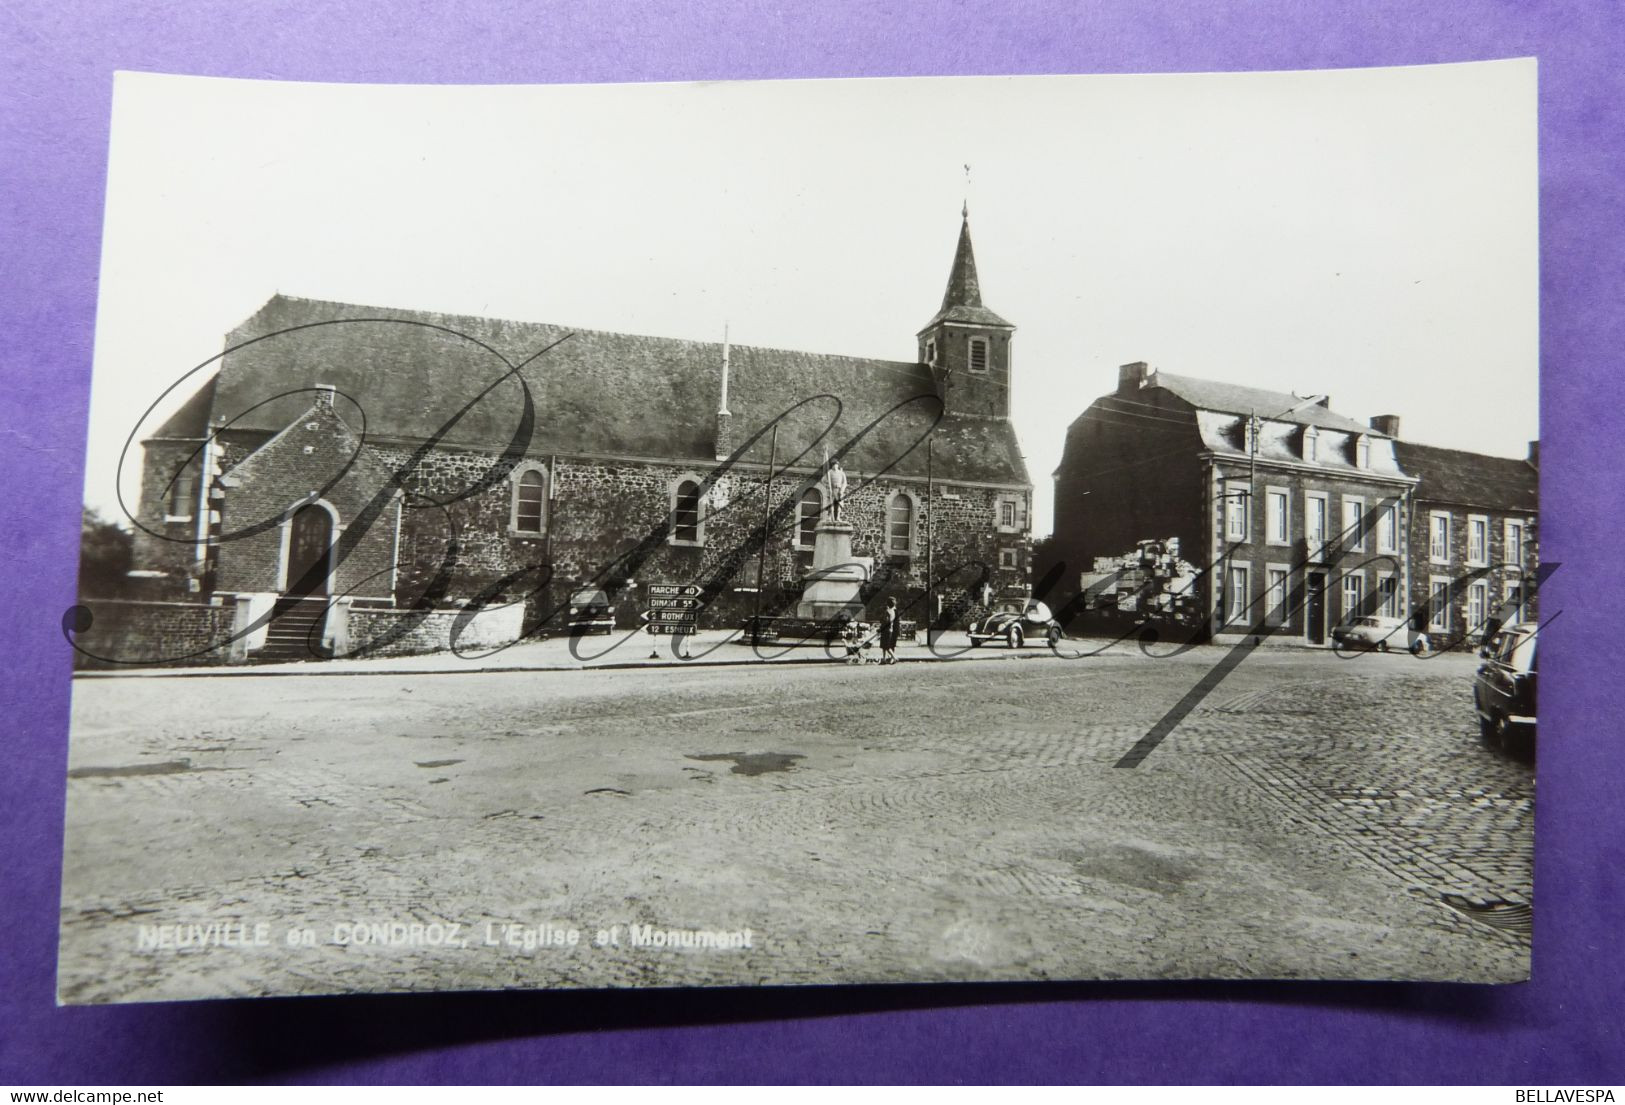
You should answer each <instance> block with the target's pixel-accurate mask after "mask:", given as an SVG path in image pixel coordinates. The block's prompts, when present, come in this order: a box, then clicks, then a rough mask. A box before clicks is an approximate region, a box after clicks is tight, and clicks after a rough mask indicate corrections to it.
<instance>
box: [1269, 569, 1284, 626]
mask: <svg viewBox="0 0 1625 1105" xmlns="http://www.w3.org/2000/svg"><path fill="white" fill-rule="evenodd" d="M1264 578H1265V579H1266V580H1267V581H1268V583H1269V588H1268V590H1266V591H1265V592H1264V616H1265V618H1266V619H1267V620H1268V623H1269V624H1270V625H1285V624H1286V598H1287V596H1286V587H1287V579H1288V575H1287V570H1286V569H1285V568H1269V569H1267V574H1266V575H1265V577H1264Z"/></svg>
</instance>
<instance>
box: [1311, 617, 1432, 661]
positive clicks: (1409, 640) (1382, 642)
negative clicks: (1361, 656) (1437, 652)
mask: <svg viewBox="0 0 1625 1105" xmlns="http://www.w3.org/2000/svg"><path fill="white" fill-rule="evenodd" d="M1332 640H1333V641H1336V642H1337V643H1338V644H1340V645H1348V646H1349V647H1351V648H1374V649H1376V650H1377V651H1378V652H1387V651H1388V650H1389V649H1390V648H1404V649H1409V650H1410V651H1411V652H1416V651H1418V650H1419V649H1420V648H1421V643H1420V639H1419V638H1418V637H1416V635H1415V634H1413V633H1412V632H1411V628H1410V626H1409V625H1407V624H1406V623H1405V620H1404V619H1403V618H1388V617H1384V616H1382V615H1380V614H1373V615H1370V616H1369V617H1364V618H1355V619H1354V620H1353V621H1352V622H1348V623H1346V624H1344V625H1340V626H1337V627H1336V628H1334V629H1333V630H1332Z"/></svg>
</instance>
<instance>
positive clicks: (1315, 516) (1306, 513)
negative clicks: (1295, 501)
mask: <svg viewBox="0 0 1625 1105" xmlns="http://www.w3.org/2000/svg"><path fill="white" fill-rule="evenodd" d="M1328 512H1329V508H1328V506H1327V500H1326V496H1325V495H1322V494H1318V493H1314V492H1310V493H1307V494H1305V495H1304V497H1303V531H1304V532H1303V535H1304V538H1305V539H1306V540H1307V542H1308V545H1309V549H1308V553H1309V559H1310V560H1324V559H1325V557H1326V515H1327V513H1328Z"/></svg>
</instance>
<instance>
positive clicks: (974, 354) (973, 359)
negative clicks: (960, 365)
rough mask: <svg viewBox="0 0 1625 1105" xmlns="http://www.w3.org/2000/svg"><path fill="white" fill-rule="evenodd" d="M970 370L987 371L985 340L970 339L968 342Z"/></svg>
mask: <svg viewBox="0 0 1625 1105" xmlns="http://www.w3.org/2000/svg"><path fill="white" fill-rule="evenodd" d="M970 370H971V371H972V372H986V371H987V339H986V338H972V339H971V340H970Z"/></svg>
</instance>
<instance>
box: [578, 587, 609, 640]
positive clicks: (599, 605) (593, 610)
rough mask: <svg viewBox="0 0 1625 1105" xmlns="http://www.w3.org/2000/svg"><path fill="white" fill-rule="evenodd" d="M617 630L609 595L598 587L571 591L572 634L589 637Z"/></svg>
mask: <svg viewBox="0 0 1625 1105" xmlns="http://www.w3.org/2000/svg"><path fill="white" fill-rule="evenodd" d="M613 632H615V615H614V613H613V612H612V611H611V609H610V604H609V596H608V595H607V594H605V593H604V592H603V591H602V590H600V589H598V588H596V587H581V588H577V589H576V590H574V591H571V592H570V636H572V637H588V636H594V635H597V634H602V633H613Z"/></svg>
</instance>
